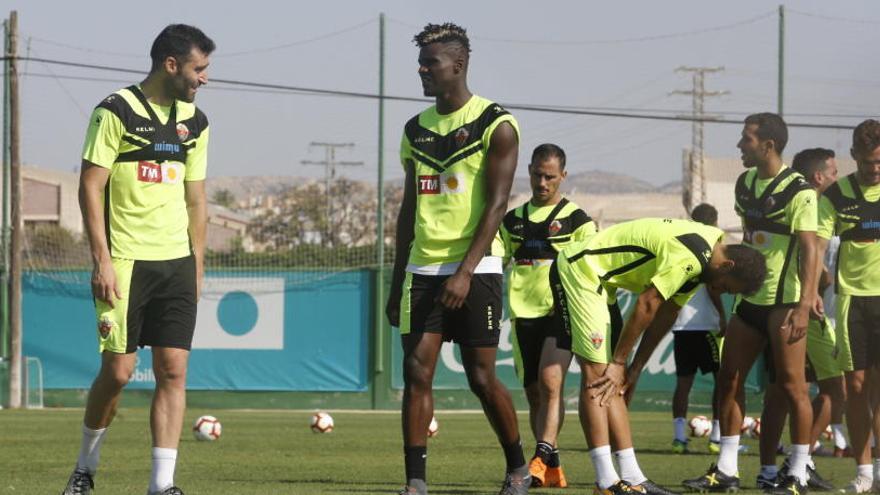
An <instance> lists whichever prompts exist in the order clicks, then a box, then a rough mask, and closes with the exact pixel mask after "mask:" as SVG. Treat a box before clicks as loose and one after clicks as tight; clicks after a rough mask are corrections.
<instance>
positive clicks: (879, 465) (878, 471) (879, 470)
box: [874, 459, 880, 480]
mask: <svg viewBox="0 0 880 495" xmlns="http://www.w3.org/2000/svg"><path fill="white" fill-rule="evenodd" d="M874 479H875V480H880V459H874Z"/></svg>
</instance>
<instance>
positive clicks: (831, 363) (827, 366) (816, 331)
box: [807, 318, 843, 380]
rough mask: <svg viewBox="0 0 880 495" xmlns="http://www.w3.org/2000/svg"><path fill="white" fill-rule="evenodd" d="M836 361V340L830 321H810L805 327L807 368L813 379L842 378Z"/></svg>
mask: <svg viewBox="0 0 880 495" xmlns="http://www.w3.org/2000/svg"><path fill="white" fill-rule="evenodd" d="M837 359H838V347H837V338H836V336H835V331H834V328H833V327H832V326H831V321H830V320H829V319H828V318H825V320H824V321H818V320H810V325H809V326H808V327H807V366H808V368H809V369H812V373H813V374H814V375H815V379H816V380H827V379H828V378H836V377H839V376H843V369H841V367H840V364H839V363H838V362H837ZM808 376H809V373H808Z"/></svg>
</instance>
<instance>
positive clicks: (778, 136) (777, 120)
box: [745, 112, 788, 155]
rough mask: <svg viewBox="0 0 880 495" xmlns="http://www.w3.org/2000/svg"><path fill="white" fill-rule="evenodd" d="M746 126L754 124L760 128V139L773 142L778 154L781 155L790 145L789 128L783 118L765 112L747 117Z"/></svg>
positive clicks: (758, 133)
mask: <svg viewBox="0 0 880 495" xmlns="http://www.w3.org/2000/svg"><path fill="white" fill-rule="evenodd" d="M745 124H746V125H749V124H754V125H756V126H758V132H756V134H757V135H758V137H759V138H760V139H762V140H764V141H767V140H770V141H773V146H774V147H775V148H776V152H777V153H779V154H780V155H781V154H782V150H784V149H785V145H786V144H788V126H787V125H785V121H784V120H782V117H780V116H779V115H776V114H775V113H770V112H763V113H753V114H752V115H749V116H748V117H746V120H745Z"/></svg>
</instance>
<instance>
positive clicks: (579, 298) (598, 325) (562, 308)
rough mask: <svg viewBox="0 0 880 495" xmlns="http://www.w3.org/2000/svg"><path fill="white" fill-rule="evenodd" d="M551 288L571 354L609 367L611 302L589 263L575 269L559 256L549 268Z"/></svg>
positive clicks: (610, 352) (581, 264) (611, 350)
mask: <svg viewBox="0 0 880 495" xmlns="http://www.w3.org/2000/svg"><path fill="white" fill-rule="evenodd" d="M550 288H551V290H552V291H553V303H554V305H555V311H556V312H557V314H558V316H559V317H560V319H561V324H562V331H563V333H565V334H567V335H568V336H570V350H571V351H572V352H573V353H575V354H577V355H578V356H580V357H581V358H583V359H586V360H587V361H589V362H592V363H601V364H607V363H610V362H611V356H612V352H613V348H612V344H611V328H612V320H611V314H610V313H609V312H608V304H609V302H610V299H609V297H608V291H606V290H604V288H603V287H602V286H601V284H600V282H599V276H598V275H596V274H595V273H593V271H592V269H591V268H590V267H589V265H587V264H586V263H580V264H577V265H573V264H571V263H569V262H568V260H567V259H566V258H565V257H564V256H560V257H559V258H557V259H556V261H555V262H554V263H553V266H552V267H550ZM559 347H562V348H565V347H564V346H563V345H559Z"/></svg>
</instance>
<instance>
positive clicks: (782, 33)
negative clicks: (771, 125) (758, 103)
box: [776, 5, 785, 117]
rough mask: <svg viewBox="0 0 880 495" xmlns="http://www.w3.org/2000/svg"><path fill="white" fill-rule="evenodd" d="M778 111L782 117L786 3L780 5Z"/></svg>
mask: <svg viewBox="0 0 880 495" xmlns="http://www.w3.org/2000/svg"><path fill="white" fill-rule="evenodd" d="M776 86H777V87H776V113H778V114H779V116H780V117H782V110H783V101H784V99H785V98H784V96H785V94H784V92H783V88H784V87H785V5H780V6H779V73H778V74H777V78H776Z"/></svg>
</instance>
